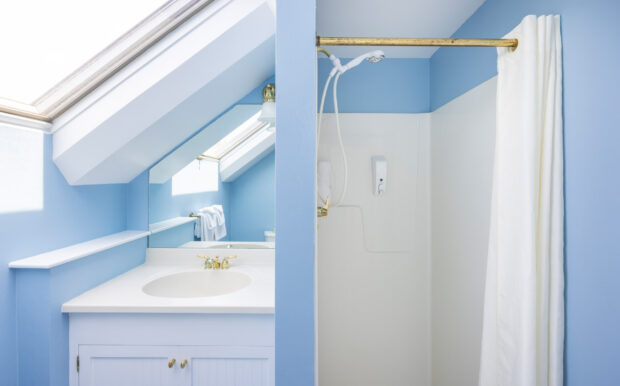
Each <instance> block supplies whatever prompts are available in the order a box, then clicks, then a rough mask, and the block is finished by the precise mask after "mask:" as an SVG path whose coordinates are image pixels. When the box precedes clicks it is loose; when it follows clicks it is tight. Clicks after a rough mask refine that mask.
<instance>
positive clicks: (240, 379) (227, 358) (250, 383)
mask: <svg viewBox="0 0 620 386" xmlns="http://www.w3.org/2000/svg"><path fill="white" fill-rule="evenodd" d="M184 351H187V352H188V370H189V371H188V373H187V377H188V379H187V383H186V385H187V386H273V385H274V384H275V382H274V374H273V370H274V355H273V347H209V346H206V347H204V346H203V347H194V348H190V347H184Z"/></svg>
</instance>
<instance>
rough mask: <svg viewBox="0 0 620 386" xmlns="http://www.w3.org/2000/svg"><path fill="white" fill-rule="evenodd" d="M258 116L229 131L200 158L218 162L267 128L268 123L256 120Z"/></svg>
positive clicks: (258, 113) (257, 114)
mask: <svg viewBox="0 0 620 386" xmlns="http://www.w3.org/2000/svg"><path fill="white" fill-rule="evenodd" d="M260 114H261V112H260V111H259V112H257V113H256V114H254V115H252V117H250V119H248V120H247V121H245V122H243V123H242V124H241V125H239V127H237V128H236V129H234V130H233V131H231V132H230V133H229V134H228V135H226V136H225V137H224V138H222V139H221V140H219V141H218V142H217V143H216V144H215V145H213V146H211V147H210V148H209V149H208V150H207V151H205V152H204V153H202V154H201V156H200V158H211V159H215V160H219V159H221V158H222V157H224V156H225V155H226V154H228V153H229V152H231V151H232V150H234V149H235V148H236V147H237V146H239V145H241V144H242V143H243V142H244V141H246V140H247V139H249V138H250V137H252V136H253V135H254V134H255V133H257V132H259V131H260V130H261V129H265V128H267V126H269V123H266V122H261V121H259V120H258V117H259V116H260Z"/></svg>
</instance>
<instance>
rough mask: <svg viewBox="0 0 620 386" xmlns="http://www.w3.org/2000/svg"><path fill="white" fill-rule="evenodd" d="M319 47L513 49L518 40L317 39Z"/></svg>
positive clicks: (321, 37) (318, 37) (319, 37)
mask: <svg viewBox="0 0 620 386" xmlns="http://www.w3.org/2000/svg"><path fill="white" fill-rule="evenodd" d="M316 45H317V47H318V46H408V47H432V46H441V47H513V48H516V47H517V46H518V45H519V40H518V39H450V38H447V39H442V38H343V37H323V36H317V37H316Z"/></svg>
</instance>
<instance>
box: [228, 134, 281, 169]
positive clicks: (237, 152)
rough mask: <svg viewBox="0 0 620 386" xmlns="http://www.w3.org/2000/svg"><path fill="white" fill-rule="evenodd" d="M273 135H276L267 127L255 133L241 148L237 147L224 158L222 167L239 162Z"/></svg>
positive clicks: (240, 145)
mask: <svg viewBox="0 0 620 386" xmlns="http://www.w3.org/2000/svg"><path fill="white" fill-rule="evenodd" d="M272 135H274V134H273V131H270V130H268V129H267V128H266V127H265V128H263V129H262V130H259V131H258V132H256V133H254V135H252V136H251V137H250V138H248V139H247V140H245V141H243V143H241V144H239V146H237V147H235V148H234V149H232V150H231V151H230V152H228V153H227V154H226V155H224V156H223V157H222V159H221V160H220V162H221V167H222V168H225V167H226V166H228V165H230V164H232V163H233V162H235V161H237V160H238V159H240V158H241V157H243V156H244V155H245V154H246V153H248V152H249V151H250V150H251V149H252V148H254V147H255V146H257V145H258V144H260V143H261V142H263V141H265V140H266V139H267V138H268V137H270V136H272Z"/></svg>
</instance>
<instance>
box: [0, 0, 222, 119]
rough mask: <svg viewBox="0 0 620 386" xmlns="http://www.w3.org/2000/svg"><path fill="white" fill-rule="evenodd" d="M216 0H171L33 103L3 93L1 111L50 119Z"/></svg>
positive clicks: (27, 116) (33, 117) (0, 102)
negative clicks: (23, 101) (10, 98)
mask: <svg viewBox="0 0 620 386" xmlns="http://www.w3.org/2000/svg"><path fill="white" fill-rule="evenodd" d="M214 1H215V0H170V1H168V2H166V3H165V4H164V5H162V6H161V7H160V8H159V9H157V10H156V11H155V12H153V13H152V14H150V15H149V16H148V17H146V18H145V19H144V20H143V21H142V22H140V23H138V24H137V25H136V26H135V27H133V28H132V29H131V30H129V31H128V32H127V33H125V34H124V35H122V36H121V37H120V38H118V39H117V40H116V41H114V42H113V43H112V44H110V45H109V46H108V47H106V48H105V49H104V50H103V51H101V52H100V53H99V54H97V55H96V56H95V57H93V58H92V59H91V60H89V61H88V62H87V63H85V64H84V65H82V66H81V67H79V68H78V69H77V70H75V71H74V72H73V73H71V75H69V76H68V77H66V78H65V79H63V80H62V81H60V82H59V83H58V84H57V85H56V86H55V87H53V88H52V89H51V90H49V91H48V92H46V93H45V94H44V95H42V96H41V97H39V98H38V99H37V100H36V101H35V102H34V103H33V104H26V103H20V102H15V101H12V100H9V99H5V98H2V97H1V96H0V112H1V113H7V114H13V115H17V116H21V117H25V118H31V119H37V120H40V121H45V122H51V121H53V120H54V119H55V118H57V117H58V116H59V115H61V114H62V113H64V112H65V111H67V110H68V109H69V108H70V107H71V106H73V105H74V104H75V103H77V102H79V101H80V100H81V99H82V98H84V97H85V96H86V95H88V94H89V93H90V92H91V91H93V90H94V89H95V88H97V87H98V86H99V85H101V84H102V83H103V82H105V81H106V80H107V79H109V78H110V77H112V76H114V74H116V73H117V72H119V71H120V70H121V69H123V68H124V67H125V66H126V65H127V64H129V63H130V62H131V61H133V60H134V59H135V58H137V57H138V56H140V55H141V54H142V53H144V52H145V51H146V50H148V49H149V48H150V47H151V46H153V45H154V44H155V43H157V42H158V41H160V40H161V39H162V38H164V37H165V36H166V35H167V34H168V33H170V32H171V31H173V30H174V29H175V28H177V27H178V26H180V25H181V24H183V23H184V22H185V21H187V20H188V19H189V18H191V17H192V16H194V15H195V14H196V13H198V12H200V11H201V10H202V9H204V8H205V7H206V6H208V5H209V4H211V3H212V2H214Z"/></svg>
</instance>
